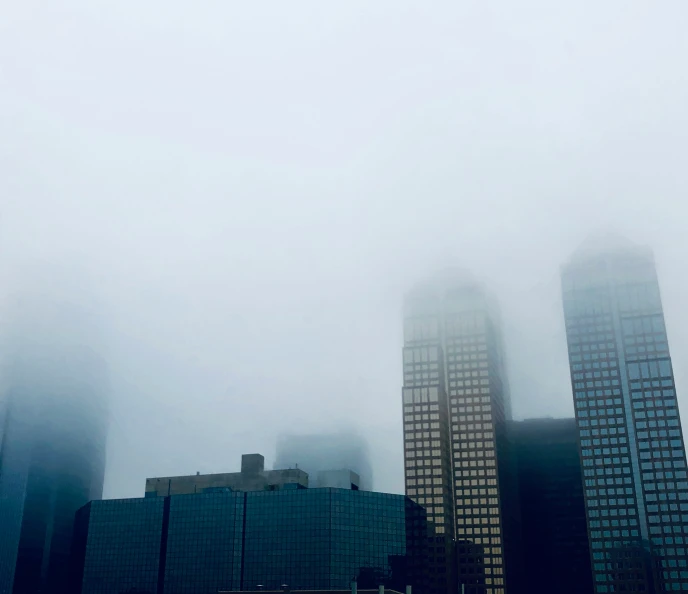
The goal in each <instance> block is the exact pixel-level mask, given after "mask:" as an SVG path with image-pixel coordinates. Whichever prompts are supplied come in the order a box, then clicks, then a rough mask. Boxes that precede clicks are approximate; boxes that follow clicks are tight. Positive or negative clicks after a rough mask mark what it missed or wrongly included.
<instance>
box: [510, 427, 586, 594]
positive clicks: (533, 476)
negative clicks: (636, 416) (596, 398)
mask: <svg viewBox="0 0 688 594" xmlns="http://www.w3.org/2000/svg"><path fill="white" fill-rule="evenodd" d="M509 441H510V443H511V447H512V448H513V451H514V455H515V457H516V460H517V467H518V486H519V500H520V508H521V523H522V526H523V530H522V535H523V558H524V575H525V578H526V580H525V584H524V585H523V587H522V588H521V589H520V590H519V592H527V594H550V593H551V592H556V593H557V594H582V593H584V592H587V593H590V592H592V574H591V571H590V547H589V546H588V530H587V524H586V521H585V503H584V501H583V478H582V469H581V461H580V455H579V452H578V429H577V427H576V420H575V419H573V418H570V419H528V420H526V421H512V422H511V423H509Z"/></svg>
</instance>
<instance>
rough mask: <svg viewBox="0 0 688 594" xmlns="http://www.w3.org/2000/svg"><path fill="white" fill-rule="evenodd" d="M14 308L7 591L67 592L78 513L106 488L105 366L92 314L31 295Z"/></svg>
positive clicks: (4, 530) (5, 498)
mask: <svg viewBox="0 0 688 594" xmlns="http://www.w3.org/2000/svg"><path fill="white" fill-rule="evenodd" d="M14 313H15V314H17V317H18V318H22V319H21V321H20V323H19V331H18V333H17V335H16V336H15V339H14V340H13V341H12V344H11V347H12V357H11V360H10V361H9V364H8V367H7V369H8V375H7V377H6V379H7V384H8V388H7V393H6V410H5V413H4V420H3V430H2V431H0V434H1V435H2V441H1V442H0V594H33V593H37V592H48V591H49V592H55V593H58V594H62V593H63V592H64V593H66V592H68V591H69V590H68V574H69V564H70V549H71V545H72V532H73V526H74V515H75V512H76V511H77V510H78V509H79V508H80V507H81V506H83V505H84V504H85V503H87V502H88V501H89V500H91V499H98V498H100V497H101V494H102V488H103V475H104V470H105V436H106V417H105V402H104V386H105V383H106V379H105V369H104V364H103V362H102V360H100V359H99V358H98V357H97V356H96V355H94V354H93V351H92V350H91V348H92V346H93V345H92V344H91V343H90V342H88V341H86V335H88V334H89V323H87V321H86V319H85V316H84V315H83V312H80V311H78V310H75V309H74V308H73V307H72V306H70V305H67V304H51V305H45V304H41V305H38V304H37V303H35V302H33V303H32V302H31V300H24V301H23V302H22V306H21V307H20V308H19V309H18V310H17V311H15V312H14ZM84 332H85V333H84Z"/></svg>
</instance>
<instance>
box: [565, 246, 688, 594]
mask: <svg viewBox="0 0 688 594" xmlns="http://www.w3.org/2000/svg"><path fill="white" fill-rule="evenodd" d="M562 289H563V300H564V315H565V319H566V335H567V341H568V350H569V362H570V368H571V382H572V386H573V397H574V404H575V410H576V420H577V424H578V432H579V437H580V448H581V458H582V464H583V474H584V481H585V504H586V513H587V523H588V534H589V539H590V547H591V554H592V567H593V578H594V583H595V591H596V592H597V593H599V594H606V593H608V592H624V591H626V592H656V593H658V592H688V478H687V477H686V472H687V470H688V469H687V468H686V452H685V447H684V441H683V434H682V431H681V423H680V420H679V412H678V405H677V400H676V386H675V384H674V374H673V370H672V364H671V356H670V352H669V344H668V340H667V332H666V327H665V324H664V313H663V309H662V302H661V299H660V293H659V284H658V280H657V273H656V270H655V264H654V258H653V255H652V253H651V251H650V250H648V249H644V248H639V247H637V246H634V245H632V244H630V243H628V242H618V241H616V242H613V243H612V242H606V243H604V244H600V245H593V244H591V243H588V244H586V245H584V246H583V247H582V248H581V249H580V250H579V251H578V253H576V254H575V255H574V257H573V258H572V259H571V260H570V261H569V262H568V263H567V264H566V265H565V266H564V268H563V271H562Z"/></svg>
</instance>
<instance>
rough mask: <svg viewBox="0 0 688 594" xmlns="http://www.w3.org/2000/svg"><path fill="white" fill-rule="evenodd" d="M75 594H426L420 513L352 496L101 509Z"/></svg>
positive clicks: (300, 495)
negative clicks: (382, 590) (361, 593)
mask: <svg viewBox="0 0 688 594" xmlns="http://www.w3.org/2000/svg"><path fill="white" fill-rule="evenodd" d="M76 525H77V534H78V538H77V539H76V546H75V555H74V559H75V563H74V567H75V573H74V576H75V580H74V590H73V591H74V592H75V593H76V592H81V593H82V594H121V593H122V592H131V593H134V592H136V593H137V594H192V593H193V594H217V592H218V591H222V590H224V591H236V590H250V591H255V590H260V589H265V590H280V589H282V588H283V587H284V586H288V587H289V588H290V589H294V590H299V589H300V590H318V589H322V590H348V589H349V587H350V585H351V582H352V581H354V580H355V581H357V583H358V585H359V586H360V587H361V588H377V587H378V586H380V585H385V586H386V587H389V588H393V589H396V590H400V591H404V588H405V586H406V585H411V586H414V587H415V589H416V590H417V591H418V592H421V593H422V592H424V591H425V589H424V587H425V584H424V579H423V576H424V570H425V558H424V547H425V545H426V543H425V538H426V533H427V523H426V514H425V511H424V510H423V509H422V507H420V506H418V505H417V504H415V503H413V502H412V501H411V500H410V499H408V498H406V497H404V496H402V495H387V494H383V493H373V492H366V491H355V490H350V489H349V490H347V489H305V488H302V487H300V486H299V485H298V484H297V483H292V484H291V486H288V485H285V486H284V487H283V488H282V489H281V490H277V491H267V490H264V491H251V492H236V491H231V490H225V491H224V492H221V491H217V492H206V493H199V494H195V495H171V496H159V497H147V498H141V499H126V500H108V501H93V502H91V503H89V504H88V505H87V506H85V507H84V508H82V509H81V510H80V511H79V513H78V516H77V524H76Z"/></svg>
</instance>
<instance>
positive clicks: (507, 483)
mask: <svg viewBox="0 0 688 594" xmlns="http://www.w3.org/2000/svg"><path fill="white" fill-rule="evenodd" d="M403 406H404V440H405V444H404V445H405V448H404V451H405V463H406V493H407V494H408V495H409V496H410V497H412V498H413V499H414V500H415V501H417V502H418V503H420V504H421V505H423V506H425V507H426V509H427V510H428V520H430V521H432V526H433V529H434V531H435V532H434V534H433V535H432V536H434V538H433V540H434V543H433V544H434V551H432V550H431V551H430V558H431V563H430V568H431V571H432V572H433V573H434V577H435V585H436V586H439V583H440V578H441V577H442V576H444V577H445V581H446V583H447V587H448V588H450V589H452V590H454V588H455V587H456V581H455V579H456V580H458V583H459V585H463V586H464V589H465V593H466V594H506V565H507V561H506V557H507V549H509V548H510V547H512V546H513V547H514V548H516V546H517V545H516V542H515V538H514V537H515V536H516V535H517V534H518V529H519V526H518V518H517V511H516V505H515V504H516V486H515V484H513V482H512V481H513V470H512V465H511V463H510V459H509V458H510V456H509V448H508V447H507V445H506V427H505V421H506V420H507V419H509V418H510V417H511V407H510V400H509V392H508V385H507V381H506V374H505V368H504V359H503V348H502V338H501V328H500V323H499V314H498V310H497V307H496V305H495V304H494V303H493V302H492V301H491V299H490V298H489V297H488V296H487V295H486V294H485V292H484V291H483V290H482V288H481V287H480V286H479V285H478V284H476V283H475V282H474V281H472V280H470V279H467V278H466V276H465V275H462V274H460V273H457V272H453V271H450V272H447V273H445V274H443V275H441V276H439V277H437V278H434V279H432V280H431V281H429V282H427V283H424V284H422V285H419V286H418V287H416V288H415V289H414V290H413V291H412V292H411V293H409V294H408V295H407V298H406V302H405V312H404V389H403ZM508 493H511V494H512V496H510V497H509V496H507V494H508ZM512 508H513V510H514V511H513V513H512ZM431 538H432V537H431ZM454 541H455V542H454ZM514 545H516V546H514ZM432 546H433V545H431V547H432ZM454 546H455V551H454V550H453V547H454ZM433 552H434V556H433ZM513 557H514V555H510V558H513ZM442 561H444V564H445V567H442ZM519 565H520V564H518V563H517V562H516V561H515V560H514V570H515V571H516V570H517V569H518V566H519ZM431 577H432V576H431ZM454 591H455V590H454Z"/></svg>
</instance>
